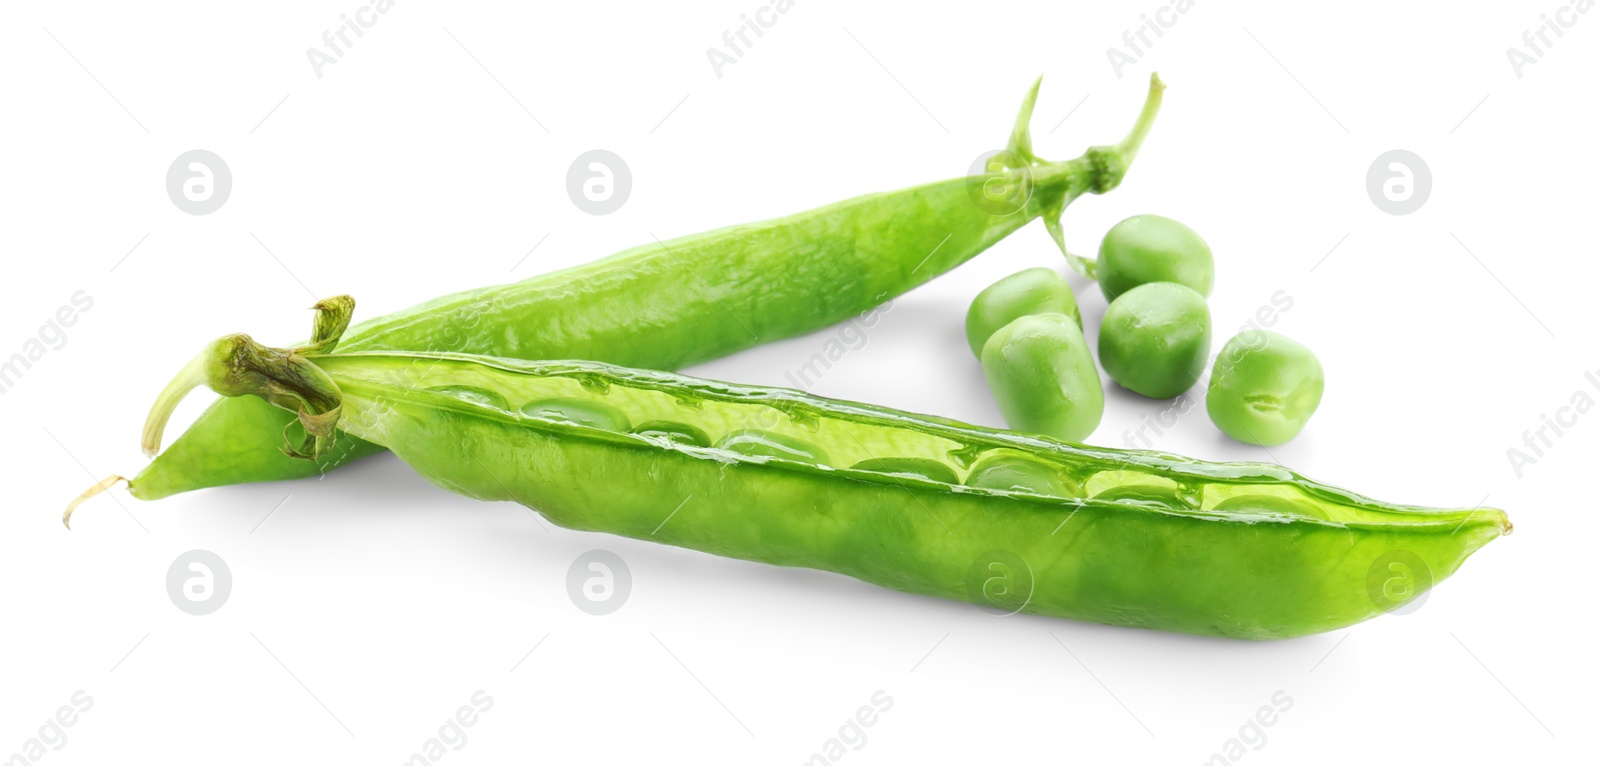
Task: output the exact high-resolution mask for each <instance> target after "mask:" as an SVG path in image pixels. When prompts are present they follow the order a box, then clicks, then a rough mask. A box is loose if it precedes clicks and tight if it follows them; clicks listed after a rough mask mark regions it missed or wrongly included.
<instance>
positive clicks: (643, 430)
mask: <svg viewBox="0 0 1600 766" xmlns="http://www.w3.org/2000/svg"><path fill="white" fill-rule="evenodd" d="M633 432H634V433H635V434H638V435H640V436H647V437H650V438H653V439H665V440H667V441H670V442H676V443H678V444H687V445H689V446H691V447H709V446H711V437H710V436H707V435H706V432H705V431H702V430H700V429H698V428H695V427H694V426H691V425H689V424H687V423H675V422H673V421H671V420H651V421H648V422H645V423H640V424H639V427H638V428H635V429H633Z"/></svg>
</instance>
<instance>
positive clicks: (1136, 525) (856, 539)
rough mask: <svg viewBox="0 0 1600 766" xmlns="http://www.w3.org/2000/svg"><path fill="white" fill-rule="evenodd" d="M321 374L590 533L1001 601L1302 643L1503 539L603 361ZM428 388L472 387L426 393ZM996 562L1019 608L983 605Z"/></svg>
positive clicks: (381, 436)
mask: <svg viewBox="0 0 1600 766" xmlns="http://www.w3.org/2000/svg"><path fill="white" fill-rule="evenodd" d="M313 361H314V362H315V364H317V365H318V366H319V367H321V368H322V369H323V370H325V371H326V372H327V373H328V374H329V375H330V376H331V378H332V380H334V381H336V382H337V384H338V386H339V388H340V389H341V390H342V392H343V397H344V401H343V413H344V416H343V420H342V421H341V424H340V427H341V428H345V429H348V430H350V431H351V432H353V433H355V434H356V435H358V436H360V437H362V438H364V439H368V440H371V441H373V442H375V443H378V444H383V445H385V446H387V447H389V448H390V449H393V450H394V451H395V452H396V454H398V455H399V456H400V457H401V458H402V459H403V460H405V461H406V462H407V463H409V464H411V465H412V466H413V467H415V468H416V469H417V470H418V471H419V472H421V473H422V474H423V475H424V476H426V477H427V478H429V479H430V480H431V481H433V482H435V483H437V484H439V485H441V486H443V487H446V488H448V489H451V490H453V491H456V492H460V493H462V494H466V495H469V496H472V497H477V498H483V499H487V500H513V501H516V502H520V503H523V504H524V505H527V506H529V507H531V508H534V509H536V510H538V511H540V512H541V513H543V514H545V515H546V516H547V517H548V518H549V519H551V520H552V521H554V522H555V523H557V524H561V525H563V526H567V527H572V528H576V529H586V530H595V531H602V532H609V533H613V534H621V535H627V536H631V537H637V538H641V539H649V540H656V541H660V542H665V543H670V544H673V545H680V546H684V547H689V548H694V549H697V550H703V551H708V552H711V553H717V554H721V555H727V556H734V557H738V558H744V559H750V560H754V561H762V562H767V563H771V564H779V565H785V566H803V567H812V568H817V569H826V570H829V571H834V572H841V573H844V574H847V575H850V576H852V577H857V578H860V579H862V580H866V581H868V582H873V583H877V584H879V585H883V586H886V587H890V588H895V589H899V590H904V591H910V592H914V593H922V594H927V595H933V596H941V597H945V598H954V599H961V600H966V601H973V602H975V603H980V604H982V605H984V606H986V607H990V608H1003V609H1005V610H1006V611H1013V610H1020V611H1023V612H1031V613H1037V614H1044V615H1052V616H1058V617H1070V618H1075V619H1082V620H1092V621H1096V622H1104V623H1110V624H1116V625H1129V626H1134V627H1144V628H1156V629H1161V630H1171V631H1181V632H1188V633H1199V634H1207V635H1220V636H1231V637H1238V638H1255V639H1265V638H1284V637H1289V636H1298V635H1304V634H1308V633H1316V632H1320V631H1325V630H1332V629H1334V628H1339V627H1343V626H1346V625H1350V624H1352V623H1356V622H1360V621H1362V620H1365V619H1368V618H1370V617H1373V616H1376V615H1378V614H1381V613H1383V612H1384V611H1386V610H1388V609H1392V608H1394V607H1396V606H1398V605H1399V602H1393V601H1390V600H1388V599H1389V598H1390V595H1388V594H1392V593H1394V592H1396V591H1395V589H1394V588H1391V587H1390V585H1389V584H1386V583H1387V580H1386V579H1385V578H1392V577H1394V576H1395V575H1394V574H1393V573H1394V572H1396V571H1404V572H1406V573H1407V577H1409V578H1411V579H1410V580H1409V581H1408V582H1407V583H1406V586H1407V587H1408V588H1409V589H1410V590H1408V591H1405V592H1407V593H1408V594H1409V595H1408V596H1407V598H1410V597H1414V596H1415V595H1416V594H1418V593H1420V592H1421V591H1424V590H1426V589H1427V588H1428V587H1429V586H1431V585H1433V584H1434V583H1436V582H1438V581H1440V580H1443V579H1444V578H1445V577H1447V576H1449V575H1450V574H1451V573H1453V572H1454V571H1455V570H1456V568H1457V567H1458V566H1459V565H1460V564H1461V562H1462V561H1463V560H1464V559H1465V558H1466V557H1467V556H1468V555H1469V554H1471V553H1472V552H1473V551H1475V550H1476V549H1478V548H1479V547H1481V546H1482V545H1484V544H1486V543H1487V542H1489V541H1490V540H1492V539H1494V538H1495V537H1497V536H1499V535H1501V534H1503V533H1505V532H1507V531H1509V529H1510V525H1509V523H1508V522H1507V520H1506V517H1505V514H1503V513H1502V512H1500V511H1497V510H1493V509H1481V508H1480V509H1472V510H1453V511H1444V510H1431V509H1424V508H1418V507H1410V506H1398V505H1392V504H1388V503H1382V502H1379V501H1376V500H1371V499H1368V498H1365V497H1361V496H1359V495H1354V494H1351V493H1348V492H1345V491H1342V490H1338V489H1335V488H1332V487H1328V486H1325V485H1322V484H1318V483H1316V482H1313V481H1309V480H1306V479H1304V478H1301V477H1299V476H1297V475H1295V474H1293V473H1291V472H1289V471H1287V470H1285V469H1283V468H1279V467H1276V466H1269V465H1261V464H1244V463H1234V464H1217V463H1205V462H1201V461H1195V460H1189V459H1185V458H1180V457H1176V456H1171V455H1165V454H1159V453H1152V452H1129V451H1120V450H1109V449H1097V448H1092V447H1081V446H1076V445H1071V444H1067V443H1063V442H1060V441H1056V440H1052V439H1048V438H1038V437H1030V436H1025V435H1021V434H1016V433H1011V432H1002V431H993V430H988V429H983V428H978V427H973V426H968V425H963V424H960V423H956V422H952V421H947V420H942V419H938V418H931V417H925V416H918V415H913V414H909V413H904V412H899V411H895V410H890V409H885V408H878V407H872V406H867V405H860V404H851V403H847V402H839V401H833V400H827V399H821V398H817V397H812V396H809V395H807V394H804V393H801V392H796V391H789V390H784V389H769V388H756V387H748V386H738V385H732V384H726V383H718V382H715V381H707V380H696V379H692V378H686V377H682V376H678V375H673V374H670V373H657V372H646V371H638V370H627V369H623V368H617V367H612V366H609V365H604V364H599V363H589V362H570V363H568V362H552V363H526V362H514V361H507V360H490V359H483V358H468V357H454V356H444V355H404V354H350V355H345V354H336V355H331V356H325V357H316V358H314V359H313ZM435 383H436V384H437V385H449V386H455V387H457V388H456V389H455V390H454V391H444V390H428V389H429V388H430V387H433V384H435ZM462 386H467V387H470V388H476V389H481V390H482V391H485V392H493V394H495V396H482V395H468V394H466V393H463V391H462V389H461V388H460V387H462ZM496 397H499V399H497V398H496ZM500 399H503V400H504V402H505V405H504V406H501V405H499V404H498V401H499V400H500ZM549 401H562V402H572V401H584V402H587V403H588V404H587V406H588V410H589V411H591V412H606V413H607V415H606V416H605V417H603V418H598V419H596V420H595V421H594V422H597V423H601V424H604V423H623V422H627V423H647V422H655V423H680V424H683V425H684V426H685V427H687V428H692V429H693V430H694V431H695V432H697V433H704V434H706V435H707V438H708V439H709V440H711V442H712V443H714V444H716V443H728V442H729V441H731V440H733V439H736V438H737V439H740V440H742V441H741V443H745V444H750V443H753V442H760V443H763V444H777V445H780V446H781V447H782V448H781V449H763V450H756V449H737V450H730V449H723V448H718V447H705V446H700V445H696V444H689V443H685V442H684V441H683V440H681V439H676V438H672V437H671V436H670V435H665V434H641V433H631V432H625V431H617V430H610V429H609V428H607V427H596V426H593V425H587V424H584V423H582V422H577V421H576V420H575V419H572V418H565V417H544V416H529V415H527V414H524V413H527V412H548V411H549V409H548V408H547V407H545V406H543V405H542V404H540V403H542V402H549ZM882 461H888V462H882ZM675 509H676V512H674V511H675ZM669 517H670V518H669ZM995 562H1002V563H1005V564H1006V565H1007V571H1010V572H1013V575H1012V576H1013V577H1015V578H1017V580H1016V581H1015V582H1012V583H1009V586H1010V587H1011V588H1012V591H1011V592H1025V593H1026V594H1027V597H1026V599H1025V600H1019V601H1015V602H1007V603H1005V604H997V603H986V599H987V598H988V596H986V595H985V594H986V593H988V591H986V590H985V589H984V587H983V582H984V580H985V579H986V578H990V577H992V576H993V574H992V570H991V568H990V564H992V563H995ZM1397 567H1398V569H1397ZM1375 573H1376V574H1375ZM1375 577H1376V578H1377V579H1376V580H1375V579H1374V578H1375ZM975 578H976V580H975ZM1374 583H1376V584H1374Z"/></svg>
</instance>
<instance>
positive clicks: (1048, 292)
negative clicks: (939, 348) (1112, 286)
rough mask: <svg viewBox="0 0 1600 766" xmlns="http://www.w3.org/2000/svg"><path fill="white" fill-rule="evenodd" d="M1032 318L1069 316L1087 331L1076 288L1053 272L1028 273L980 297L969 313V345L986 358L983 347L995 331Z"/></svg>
mask: <svg viewBox="0 0 1600 766" xmlns="http://www.w3.org/2000/svg"><path fill="white" fill-rule="evenodd" d="M1029 314H1066V315H1067V316H1069V317H1072V321H1074V322H1076V323H1078V327H1083V317H1081V316H1080V315H1079V314H1078V297H1077V296H1075V295H1073V294H1072V285H1070V284H1068V283H1067V280H1066V279H1065V278H1064V277H1062V276H1061V275H1060V274H1057V273H1055V272H1054V271H1051V270H1050V269H1045V268H1037V269H1024V270H1022V271H1019V272H1017V273H1015V274H1012V275H1011V276H1009V277H1006V278H1005V279H1002V280H1000V281H999V282H996V283H994V284H992V285H989V286H988V287H985V288H983V292H980V293H978V297H976V298H973V299H972V307H971V308H969V309H967V344H968V345H970V346H972V355H973V356H979V357H981V356H983V344H984V343H985V342H987V341H988V340H989V336H991V335H994V333H995V331H996V330H998V329H1000V328H1002V327H1005V326H1006V325H1008V324H1011V323H1012V322H1013V321H1015V320H1016V319H1017V318H1018V317H1025V316H1028V315H1029Z"/></svg>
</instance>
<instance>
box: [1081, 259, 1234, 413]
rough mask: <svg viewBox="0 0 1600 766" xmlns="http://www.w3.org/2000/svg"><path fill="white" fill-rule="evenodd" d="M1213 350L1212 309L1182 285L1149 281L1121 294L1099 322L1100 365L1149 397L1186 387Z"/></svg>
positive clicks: (1173, 393) (1166, 396) (1201, 370)
mask: <svg viewBox="0 0 1600 766" xmlns="http://www.w3.org/2000/svg"><path fill="white" fill-rule="evenodd" d="M1210 352H1211V309H1210V308H1208V307H1207V306H1206V299H1205V298H1204V297H1203V296H1201V295H1200V293H1197V292H1195V291H1194V290H1191V289H1189V288H1187V287H1185V286H1183V285H1179V284H1174V283H1172V282H1152V283H1150V284H1147V285H1139V286H1138V287H1135V288H1133V289H1132V290H1129V291H1128V292H1125V293H1123V294H1122V295H1121V296H1120V297H1118V298H1117V299H1116V300H1114V301H1112V302H1111V306H1110V307H1109V308H1107V309H1106V316H1105V319H1104V320H1103V321H1101V323H1100V364H1101V365H1102V366H1104V367H1105V368H1106V374H1108V375H1110V376H1111V379H1112V380H1115V381H1116V382H1117V383H1118V384H1120V385H1121V386H1122V387H1123V388H1126V389H1128V390H1129V391H1133V392H1134V393H1138V394H1143V395H1144V396H1148V397H1150V398H1152V399H1171V398H1172V397H1174V396H1177V395H1178V394H1181V393H1183V392H1185V391H1188V390H1189V388H1190V387H1191V386H1193V385H1194V384H1195V382H1196V381H1198V380H1200V375H1201V373H1204V372H1205V369H1206V356H1207V355H1208V354H1209V353H1210Z"/></svg>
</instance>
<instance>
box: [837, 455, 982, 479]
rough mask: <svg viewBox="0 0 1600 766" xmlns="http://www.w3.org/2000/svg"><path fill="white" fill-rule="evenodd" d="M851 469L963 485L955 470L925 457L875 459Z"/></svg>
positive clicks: (860, 463) (865, 461)
mask: <svg viewBox="0 0 1600 766" xmlns="http://www.w3.org/2000/svg"><path fill="white" fill-rule="evenodd" d="M850 467H851V468H853V469H855V470H857V471H871V472H873V473H887V474H898V475H901V476H915V477H917V478H919V479H927V480H928V481H937V482H940V483H942V484H960V483H961V480H960V479H957V478H956V472H955V469H953V468H951V467H950V466H947V465H945V464H944V463H941V462H939V461H937V460H929V459H928V458H924V457H875V458H869V459H867V460H863V461H861V462H859V463H856V464H855V465H853V466H850Z"/></svg>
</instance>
